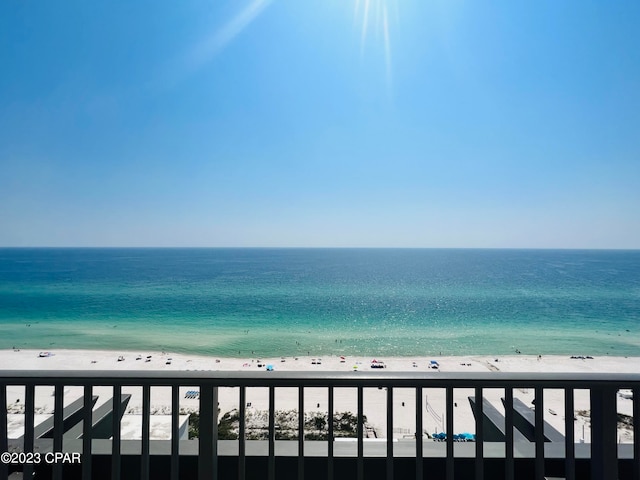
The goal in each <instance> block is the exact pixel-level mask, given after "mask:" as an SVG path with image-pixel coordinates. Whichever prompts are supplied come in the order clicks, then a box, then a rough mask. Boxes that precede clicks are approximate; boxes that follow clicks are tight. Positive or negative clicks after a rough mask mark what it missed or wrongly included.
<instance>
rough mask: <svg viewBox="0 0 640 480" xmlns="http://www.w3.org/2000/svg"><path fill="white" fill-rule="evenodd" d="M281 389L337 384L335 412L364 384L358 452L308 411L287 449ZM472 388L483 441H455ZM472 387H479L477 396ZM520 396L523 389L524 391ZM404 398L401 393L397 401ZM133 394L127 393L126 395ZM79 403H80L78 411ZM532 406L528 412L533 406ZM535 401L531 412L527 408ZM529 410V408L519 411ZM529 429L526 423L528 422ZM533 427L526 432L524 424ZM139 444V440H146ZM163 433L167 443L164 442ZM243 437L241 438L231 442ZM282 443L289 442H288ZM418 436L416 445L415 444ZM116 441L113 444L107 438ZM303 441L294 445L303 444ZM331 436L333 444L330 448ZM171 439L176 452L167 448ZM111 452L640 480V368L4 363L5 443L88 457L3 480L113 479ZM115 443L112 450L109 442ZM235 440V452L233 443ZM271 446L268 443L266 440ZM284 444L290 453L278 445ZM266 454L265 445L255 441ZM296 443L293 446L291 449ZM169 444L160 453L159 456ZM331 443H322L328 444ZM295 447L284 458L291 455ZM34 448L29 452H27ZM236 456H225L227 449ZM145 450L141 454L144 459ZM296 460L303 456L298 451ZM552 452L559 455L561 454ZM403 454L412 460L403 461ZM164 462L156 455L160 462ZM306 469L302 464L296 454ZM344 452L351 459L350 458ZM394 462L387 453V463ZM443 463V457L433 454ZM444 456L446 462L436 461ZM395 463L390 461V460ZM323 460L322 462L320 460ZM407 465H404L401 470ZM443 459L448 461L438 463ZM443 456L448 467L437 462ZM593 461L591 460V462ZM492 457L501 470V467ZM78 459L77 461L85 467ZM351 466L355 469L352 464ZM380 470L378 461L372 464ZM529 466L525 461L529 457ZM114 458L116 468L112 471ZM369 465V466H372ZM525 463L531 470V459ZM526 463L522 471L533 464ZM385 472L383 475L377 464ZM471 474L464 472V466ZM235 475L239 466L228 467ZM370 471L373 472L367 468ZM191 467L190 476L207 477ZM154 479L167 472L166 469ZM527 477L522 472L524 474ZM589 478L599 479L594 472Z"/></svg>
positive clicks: (312, 469) (219, 471)
mask: <svg viewBox="0 0 640 480" xmlns="http://www.w3.org/2000/svg"><path fill="white" fill-rule="evenodd" d="M15 385H18V386H22V387H24V392H25V397H24V436H23V437H22V438H21V439H11V440H9V439H8V435H7V433H8V432H7V425H8V417H7V387H9V386H15ZM36 386H38V387H40V386H53V387H54V395H53V396H54V409H53V421H52V422H50V423H52V424H51V425H50V426H51V428H50V429H49V430H50V432H49V435H48V437H49V438H42V436H43V431H44V430H47V427H46V426H44V427H43V426H41V427H40V428H39V429H38V428H36V427H37V425H35V422H34V412H35V394H34V392H35V388H36ZM69 386H81V387H83V395H82V400H81V405H80V404H78V405H79V408H78V412H77V415H76V416H75V418H74V417H73V415H71V414H69V416H68V417H67V414H66V413H65V408H64V391H65V388H66V387H69ZM97 386H100V387H103V386H106V387H111V388H112V392H113V402H112V403H111V404H110V405H111V408H110V410H112V412H110V413H111V415H110V420H109V423H110V427H111V428H110V431H111V438H110V439H107V440H105V439H102V440H100V439H96V438H92V435H94V433H93V432H94V430H93V426H94V425H95V418H94V415H95V413H96V411H95V409H94V404H95V396H94V388H95V387H97ZM132 386H133V387H139V388H141V390H142V434H141V440H140V441H132V440H122V439H121V434H120V432H121V419H122V413H123V408H124V405H123V399H124V398H125V394H123V388H129V387H132ZM152 387H153V388H155V387H170V388H171V399H172V408H171V435H170V440H168V441H165V442H162V441H156V440H152V439H150V428H149V426H150V419H151V389H152ZM181 387H182V388H183V389H184V387H192V388H193V387H195V388H197V390H198V392H199V416H200V417H199V439H198V440H181V439H180V431H179V415H180V410H179V405H180V388H181ZM226 387H235V388H237V389H238V407H239V408H238V412H239V419H240V420H239V431H238V434H239V440H236V441H222V440H219V438H218V437H219V435H218V408H217V406H218V395H219V391H220V389H221V388H226ZM257 387H263V388H264V387H266V388H267V389H268V398H269V408H268V425H267V432H268V435H267V440H266V441H265V442H262V445H263V446H265V447H266V455H265V457H266V465H263V464H261V465H263V467H261V468H264V471H262V472H260V474H259V475H256V474H255V472H251V471H248V467H250V468H256V467H255V466H253V467H251V466H250V465H253V464H249V463H248V460H249V459H251V458H252V457H254V456H255V455H257V456H260V455H261V454H260V453H256V454H255V455H248V453H247V451H248V448H247V447H248V446H249V445H250V444H251V442H255V441H250V440H247V439H246V433H247V431H246V422H245V418H246V405H247V402H246V398H247V391H248V390H250V389H253V388H257ZM281 387H296V388H298V412H304V410H305V409H304V405H305V403H304V402H305V389H308V388H317V387H321V388H325V389H326V390H327V399H328V405H327V409H326V410H327V412H328V418H329V419H331V418H332V417H333V413H334V412H335V409H334V399H335V393H336V391H339V390H340V389H346V388H349V389H355V391H356V392H357V393H356V411H355V415H356V418H357V432H356V433H357V435H356V438H355V439H354V443H355V448H354V449H353V450H354V452H352V453H349V452H348V450H349V449H348V448H342V445H339V444H338V443H337V442H334V441H333V440H332V439H334V433H335V432H334V425H333V421H328V422H327V435H328V438H329V439H330V440H329V441H327V442H322V441H310V440H305V436H304V415H303V414H299V415H298V435H297V441H295V442H291V441H288V442H286V448H285V447H283V448H276V442H277V440H276V421H275V412H276V409H275V391H276V390H275V389H277V388H281ZM369 388H383V389H386V432H387V439H386V441H384V442H375V443H374V444H368V443H367V442H366V441H365V428H364V425H365V424H364V413H363V412H364V411H365V408H364V407H365V399H364V392H365V389H369ZM398 389H411V390H413V391H415V432H416V435H415V440H407V441H406V442H394V441H392V439H391V436H392V432H394V414H393V411H394V392H396V391H398ZM427 389H443V390H444V393H445V405H446V408H445V412H444V415H443V419H442V421H443V423H444V425H443V426H444V432H445V433H446V440H444V441H443V442H441V443H436V442H433V441H432V440H430V439H423V438H422V432H423V431H424V424H425V418H423V417H424V415H427V414H428V413H425V412H428V411H429V410H428V405H427V404H426V403H425V401H424V398H425V397H424V392H425V391H426V390H427ZM457 389H471V390H470V391H472V392H473V395H472V397H473V399H471V400H472V401H473V405H474V417H475V442H472V443H457V442H455V441H454V433H455V432H454V411H455V410H454V391H456V390H457ZM490 389H501V390H502V391H503V392H504V398H503V402H504V419H503V422H504V423H503V424H502V425H499V427H502V428H503V432H504V439H503V441H499V442H489V441H487V440H490V439H489V438H488V431H487V425H490V423H489V424H488V423H487V422H488V421H489V420H490V419H489V418H488V417H487V415H485V412H484V410H485V408H486V407H485V406H484V402H483V401H480V399H483V398H484V393H485V392H486V391H487V390H490ZM515 389H529V390H531V391H533V392H534V393H535V397H534V398H535V400H534V404H535V413H533V411H532V412H531V413H532V415H533V420H532V424H531V429H532V430H531V432H530V434H529V435H530V436H533V438H532V439H529V440H527V441H518V440H519V438H520V433H521V432H520V430H518V429H516V428H515V427H516V426H518V424H519V423H520V422H522V421H524V420H523V418H521V415H520V414H519V413H518V408H517V407H518V405H516V406H515V408H514V390H515ZM550 389H554V390H556V389H559V390H562V391H563V392H564V412H563V413H564V437H565V438H564V442H557V441H556V442H549V441H548V440H549V438H548V436H546V434H545V428H546V427H545V421H544V411H545V410H544V392H545V391H547V390H550ZM581 390H587V391H588V394H589V399H590V428H591V441H590V443H589V442H587V443H584V444H583V443H580V442H576V439H575V435H574V430H575V425H574V415H575V408H574V392H576V391H581ZM621 390H625V391H629V390H630V391H631V394H632V398H631V399H630V400H629V401H631V402H632V405H633V420H632V426H631V427H632V431H633V443H629V444H626V445H623V444H619V442H618V437H617V435H618V414H617V413H618V412H617V396H618V392H619V391H621ZM470 397H471V396H470ZM515 400H516V403H518V400H517V398H516V399H515ZM395 403H396V404H397V402H395ZM125 404H126V403H125ZM67 413H68V409H67ZM521 413H522V412H521ZM526 413H527V412H526V411H525V412H524V414H525V416H526ZM519 415H520V416H519ZM72 428H76V430H78V433H81V435H78V436H80V437H81V438H80V439H79V440H76V441H75V443H74V441H70V440H68V437H65V432H68V431H69V430H70V429H72ZM519 428H521V429H522V427H519ZM522 433H524V432H522ZM128 442H134V443H135V448H133V447H131V448H130V445H129V444H128ZM155 442H157V443H159V444H162V445H158V446H157V448H155V446H154V444H155ZM229 442H231V443H232V445H231V446H229V445H228V443H229ZM278 442H280V441H278ZM409 443H410V448H409V447H408V446H407V445H408V444H409ZM105 445H109V446H110V449H107V448H105ZM292 446H293V448H291V447H292ZM319 446H321V448H319ZM164 447H167V448H166V449H165V450H166V453H163V448H164ZM105 450H106V451H107V454H108V455H107V456H108V458H109V463H110V472H109V474H108V475H109V477H110V478H112V479H119V478H141V479H149V478H151V474H150V471H151V470H150V458H151V457H152V456H153V457H154V458H157V455H160V456H163V458H165V459H168V461H167V462H166V464H167V467H168V468H167V469H166V471H165V472H164V473H165V474H166V475H165V478H170V479H172V480H176V479H178V478H185V475H184V474H185V473H186V472H185V468H192V467H189V466H188V465H186V464H185V462H181V458H184V457H185V456H191V458H193V459H194V463H195V465H197V466H196V467H195V470H197V478H199V479H201V480H204V479H212V478H213V479H217V478H225V479H226V478H230V477H229V475H228V474H226V473H224V472H226V470H225V469H227V467H228V465H229V457H231V461H232V463H234V464H235V467H234V469H233V474H232V478H238V479H240V480H244V479H245V478H267V479H271V480H275V479H276V478H277V479H281V478H299V479H302V478H305V475H306V477H307V478H319V477H320V476H322V477H324V478H327V479H329V480H332V479H338V478H356V479H358V480H364V479H365V477H366V478H374V477H375V478H387V479H392V478H408V477H407V476H406V471H407V462H410V463H411V464H412V465H413V466H412V467H411V468H410V470H411V476H412V477H414V478H416V479H422V478H435V477H433V475H434V470H432V468H440V467H441V468H442V473H443V474H442V475H441V476H440V475H438V476H437V478H446V479H447V480H453V479H454V478H476V479H479V480H480V479H483V478H496V476H495V475H496V474H495V465H496V459H497V460H498V463H499V470H500V473H499V476H501V477H503V478H506V479H514V478H516V466H517V465H521V464H522V465H524V469H525V470H526V472H528V476H529V478H535V479H537V480H538V479H539V480H542V479H544V478H546V476H548V475H551V476H554V477H562V478H567V479H576V478H585V477H584V472H585V471H588V472H589V473H588V475H589V476H590V478H592V479H616V478H621V479H622V478H632V479H634V480H640V375H637V374H631V375H630V374H624V375H623V374H616V373H611V374H559V373H549V374H540V373H503V372H490V373H489V372H487V373H464V374H463V373H441V372H434V373H420V374H415V373H404V372H402V373H387V372H384V371H376V372H369V373H363V372H257V373H247V372H192V371H187V372H141V371H118V372H114V371H100V372H86V371H38V372H35V371H3V372H0V451H1V452H6V451H10V452H19V451H22V452H36V451H37V452H39V453H41V454H44V453H45V452H64V451H67V452H80V453H81V455H80V460H81V463H80V465H75V466H70V465H69V464H63V463H53V464H51V465H47V466H45V465H42V464H33V463H27V464H24V465H19V466H18V465H15V464H7V463H4V462H3V463H2V464H0V479H2V478H7V477H8V476H9V475H10V474H12V472H16V471H18V472H22V473H23V475H24V476H23V478H31V476H32V475H33V473H34V471H35V472H37V473H38V478H42V477H44V478H48V477H50V478H54V479H62V478H72V477H74V476H78V477H79V478H83V479H90V478H96V477H99V476H101V477H105V466H104V464H103V462H102V463H97V460H96V459H97V455H98V453H99V452H100V451H102V452H103V453H104V451H105ZM109 450H110V451H109ZM222 450H225V451H222ZM257 450H259V449H257ZM276 450H278V452H276ZM252 451H253V452H254V453H255V451H256V449H255V448H254V449H252ZM283 451H284V452H285V453H284V455H283V454H282V452H283ZM131 452H135V456H136V459H137V460H136V461H137V463H136V465H137V466H136V468H135V470H136V471H135V472H133V473H132V472H131V471H130V470H131V466H130V463H127V465H126V467H125V466H123V462H122V460H123V457H127V456H129V455H132V453H131ZM158 452H160V453H159V454H158ZM318 452H320V453H318ZM282 457H288V458H289V460H288V463H287V464H286V465H284V464H283V463H282V462H281V461H280V458H282ZM312 457H313V458H317V457H320V458H322V459H323V462H324V463H323V465H324V466H323V471H324V472H325V473H322V474H319V473H318V470H317V468H316V466H317V463H313V465H311V464H310V463H309V459H310V458H312ZM24 458H25V457H23V459H24ZM222 458H225V462H224V465H221V459H222ZM138 459H139V461H138ZM292 459H293V460H292ZM344 459H348V460H349V461H351V462H352V463H351V466H352V467H354V468H353V475H349V476H347V477H345V475H344V472H343V465H346V464H345V463H344V462H343V460H344ZM371 459H378V461H377V463H374V464H373V465H374V466H373V467H366V468H365V465H366V464H367V462H370V460H371ZM551 460H554V461H553V462H552V461H551ZM400 461H402V463H400ZM154 462H155V460H154ZM291 462H294V464H295V465H296V468H294V469H293V471H292V469H291V468H290V467H291V465H292V463H291ZM341 462H342V463H341ZM381 462H382V463H381ZM430 462H431V463H430ZM433 462H439V463H437V464H436V463H433ZM382 464H383V465H384V468H379V467H380V466H381V465H382ZM310 465H311V466H310ZM400 465H401V469H402V473H401V472H400V470H399V469H400ZM433 465H436V467H433ZM437 465H439V467H437ZM584 465H586V467H585V466H584ZM489 467H491V469H492V470H491V471H492V472H493V473H491V474H489V473H488V469H489ZM73 468H75V470H73ZM350 468H351V467H350ZM371 468H373V469H374V470H372V469H371ZM519 468H520V467H519ZM108 469H109V467H107V470H108ZM365 470H367V472H365ZM521 470H522V469H521ZM521 470H519V471H521ZM371 472H373V473H374V474H371ZM463 472H464V473H463ZM227 473H228V472H227ZM365 473H366V476H365ZM193 474H194V475H189V476H188V477H187V478H195V472H193ZM152 478H156V475H155V474H154V475H153V476H152ZM517 478H522V475H521V474H520V473H518V474H517ZM587 478H588V477H587Z"/></svg>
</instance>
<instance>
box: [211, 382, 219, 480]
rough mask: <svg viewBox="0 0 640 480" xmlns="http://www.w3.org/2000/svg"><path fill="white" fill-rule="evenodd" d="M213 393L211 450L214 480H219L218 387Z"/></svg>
mask: <svg viewBox="0 0 640 480" xmlns="http://www.w3.org/2000/svg"><path fill="white" fill-rule="evenodd" d="M211 390H212V392H211V400H212V401H211V405H213V424H212V425H211V447H212V448H211V450H210V454H211V457H212V459H213V460H212V467H213V475H212V477H211V478H212V479H213V480H218V477H219V474H218V387H217V386H214V387H213V388H212V389H211Z"/></svg>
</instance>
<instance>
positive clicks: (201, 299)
mask: <svg viewBox="0 0 640 480" xmlns="http://www.w3.org/2000/svg"><path fill="white" fill-rule="evenodd" d="M13 346H16V347H18V348H37V349H44V348H46V349H55V348H88V349H92V348H93V349H131V350H143V349H164V350H169V351H176V352H184V353H199V354H210V355H219V356H237V355H247V354H250V353H251V352H252V351H253V352H255V354H256V355H263V356H267V355H269V356H277V355H302V354H307V353H309V354H311V355H320V354H325V355H327V354H376V355H398V356H403V355H434V354H440V353H442V354H443V355H444V354H446V355H458V354H459V355H464V354H508V353H514V352H515V350H516V349H517V350H520V351H521V352H522V353H523V354H525V353H528V354H538V353H540V354H574V353H585V354H593V355H605V354H609V355H628V356H640V251H578V250H559V251H551V250H446V249H443V250H439V249H435V250H430V249H424V250H423V249H417V250H412V249H400V250H395V249H0V348H11V347H13Z"/></svg>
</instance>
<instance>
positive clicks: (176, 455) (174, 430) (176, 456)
mask: <svg viewBox="0 0 640 480" xmlns="http://www.w3.org/2000/svg"><path fill="white" fill-rule="evenodd" d="M215 411H216V412H217V411H218V409H217V407H216V410H215ZM179 415H180V387H178V385H172V386H171V480H178V478H179V475H180V428H179V420H180V417H179Z"/></svg>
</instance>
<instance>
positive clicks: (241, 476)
mask: <svg viewBox="0 0 640 480" xmlns="http://www.w3.org/2000/svg"><path fill="white" fill-rule="evenodd" d="M239 406H240V411H239V413H238V416H239V417H240V418H239V419H238V480H245V477H246V475H247V473H246V462H245V452H246V446H247V445H246V443H245V441H246V438H245V437H246V433H245V428H246V421H247V418H246V417H247V387H245V386H244V385H242V386H241V387H240V405H239Z"/></svg>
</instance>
